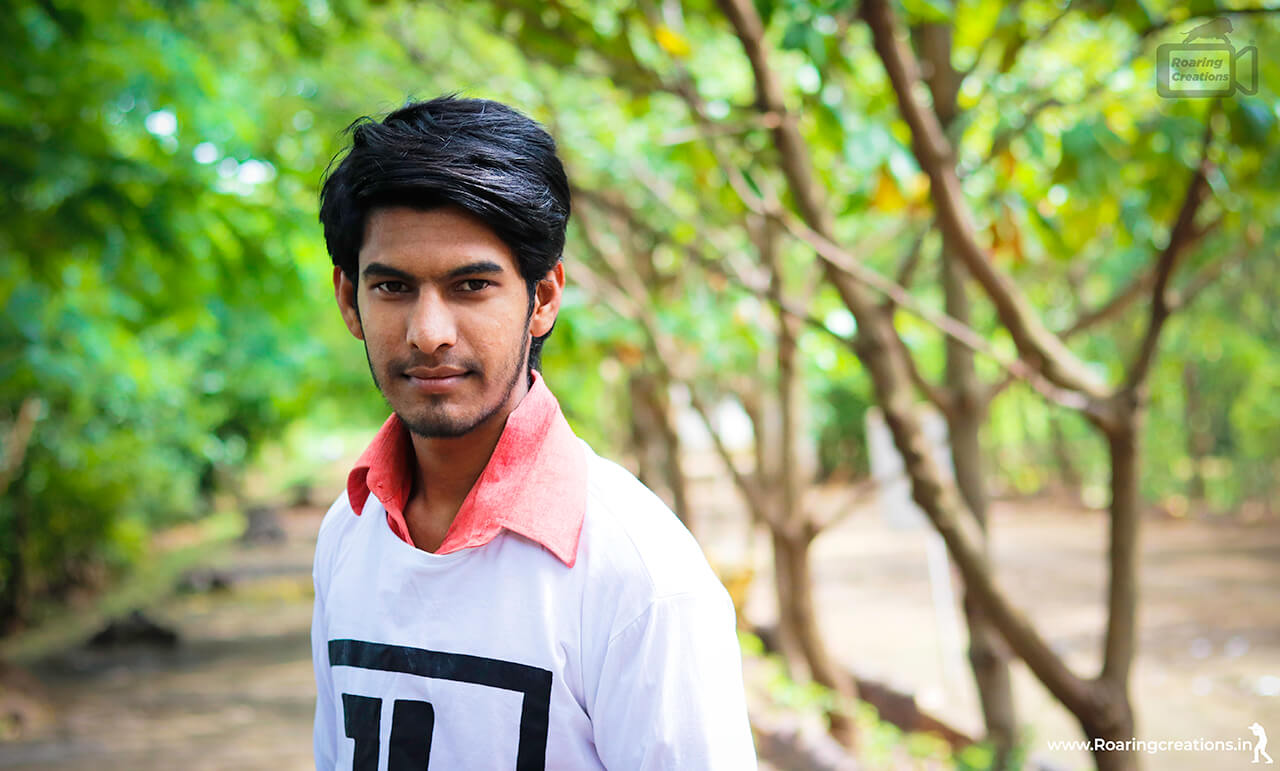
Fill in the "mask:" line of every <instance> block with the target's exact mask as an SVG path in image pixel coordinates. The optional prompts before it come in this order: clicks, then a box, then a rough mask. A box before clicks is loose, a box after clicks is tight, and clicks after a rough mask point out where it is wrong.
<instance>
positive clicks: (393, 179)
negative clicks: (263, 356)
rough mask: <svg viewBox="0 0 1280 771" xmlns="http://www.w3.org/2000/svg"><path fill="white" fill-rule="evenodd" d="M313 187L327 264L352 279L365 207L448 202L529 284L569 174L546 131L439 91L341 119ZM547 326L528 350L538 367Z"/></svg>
mask: <svg viewBox="0 0 1280 771" xmlns="http://www.w3.org/2000/svg"><path fill="white" fill-rule="evenodd" d="M347 133H348V134H350V136H351V146H350V148H349V149H348V150H347V152H346V155H345V156H343V157H342V159H341V161H338V159H337V158H335V159H334V160H335V162H336V164H335V163H331V164H330V166H329V170H328V172H327V173H326V175H325V179H324V185H323V187H322V188H321V191H320V222H321V224H322V225H323V226H324V240H325V246H326V247H327V248H328V250H329V257H330V259H332V260H333V264H334V265H336V266H337V267H338V268H340V269H341V270H342V272H343V273H345V274H346V275H347V277H348V278H349V279H351V280H352V281H353V282H354V281H355V280H356V273H357V271H358V270H359V254H360V247H361V246H362V245H363V242H364V233H365V223H366V221H367V219H368V217H369V213H370V212H371V211H373V210H374V209H378V208H381V207H389V206H409V207H412V208H417V209H423V210H429V209H435V208H439V207H442V206H457V207H459V208H461V209H464V210H465V211H467V212H469V213H470V214H472V215H474V216H475V217H476V218H478V219H479V220H480V221H481V222H483V223H484V224H485V225H487V226H488V227H489V228H490V229H491V230H492V231H493V232H494V233H495V234H496V235H497V236H498V237H499V238H500V239H502V241H503V243H505V244H506V245H507V247H508V248H510V249H511V251H512V253H513V254H514V255H515V258H516V265H517V267H518V268H519V270H520V275H521V277H522V278H523V279H524V281H525V284H526V286H527V287H528V291H529V310H530V312H532V310H533V298H534V292H535V287H536V286H537V283H538V281H540V280H541V279H543V278H545V277H546V275H547V272H548V271H550V270H551V269H552V268H554V267H555V266H556V264H557V263H559V262H560V260H561V257H562V255H563V253H564V240H565V228H566V226H567V225H568V222H569V180H568V178H567V177H566V176H565V173H564V166H563V165H562V164H561V162H560V158H559V157H558V156H557V155H556V143H555V140H554V139H552V138H551V135H550V134H548V133H547V132H546V130H544V129H543V128H542V127H541V126H540V125H538V124H537V123H536V122H535V121H533V120H532V119H530V118H528V117H526V116H525V115H523V114H521V113H519V112H517V111H516V110H514V109H512V108H510V107H508V106H507V105H505V104H502V103H500V102H494V101H491V100H488V99H464V98H461V97H458V96H454V95H449V96H441V97H437V98H435V99H431V100H429V101H425V102H410V103H409V104H407V105H405V106H404V107H401V108H400V109H398V110H396V111H395V112H393V113H391V114H390V115H388V116H386V117H385V118H383V119H382V120H381V121H378V120H375V119H373V118H371V117H368V116H365V117H362V118H359V119H357V120H356V121H355V122H354V123H352V124H351V126H349V127H348V128H347ZM550 334H551V332H550V331H548V332H547V334H546V335H542V336H541V337H536V338H534V339H533V342H532V344H531V346H530V350H529V367H530V368H531V369H537V368H538V366H539V359H540V355H541V352H542V344H543V342H544V341H545V340H546V338H547V335H550Z"/></svg>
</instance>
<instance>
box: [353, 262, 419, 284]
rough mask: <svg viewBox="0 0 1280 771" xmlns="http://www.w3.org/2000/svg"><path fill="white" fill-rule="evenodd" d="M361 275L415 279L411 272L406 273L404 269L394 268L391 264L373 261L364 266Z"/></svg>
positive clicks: (403, 279) (402, 279)
mask: <svg viewBox="0 0 1280 771" xmlns="http://www.w3.org/2000/svg"><path fill="white" fill-rule="evenodd" d="M361 275H362V276H364V277H365V278H371V277H373V276H380V277H382V278H395V279H400V280H401V281H410V280H412V279H413V276H412V275H411V274H409V273H406V272H404V271H403V270H400V269H399V268H393V267H391V266H390V265H386V264H384V263H381V262H371V263H369V264H368V265H366V266H364V270H363V271H362V272H361Z"/></svg>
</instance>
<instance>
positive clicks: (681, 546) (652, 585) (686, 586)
mask: <svg viewBox="0 0 1280 771" xmlns="http://www.w3.org/2000/svg"><path fill="white" fill-rule="evenodd" d="M584 451H585V452H586V455H587V510H586V518H585V520H584V522H583V535H582V541H581V544H580V547H579V549H580V551H579V556H580V558H584V557H585V561H586V563H587V567H588V570H589V571H590V572H591V573H592V574H593V576H592V579H591V580H592V583H593V584H595V585H597V586H609V587H612V590H613V591H615V592H619V593H620V595H619V598H620V599H621V598H622V597H626V598H627V599H631V600H632V601H634V602H635V603H637V604H638V605H643V606H645V607H647V606H648V605H650V604H652V602H653V601H656V600H660V599H663V598H667V597H674V596H679V595H685V594H710V595H719V594H720V593H722V592H723V591H724V589H723V587H722V586H721V584H720V581H719V579H718V578H716V575H715V573H714V572H713V571H712V570H711V566H710V565H709V564H708V563H707V559H706V557H705V556H704V555H703V553H702V549H701V547H699V546H698V542H697V541H696V540H694V538H693V535H692V534H691V533H690V532H689V530H688V529H687V528H686V527H685V526H684V524H683V523H682V522H681V521H680V520H679V519H678V518H677V517H676V515H675V514H674V513H673V512H672V511H671V509H669V508H668V507H667V505H666V504H665V503H663V502H662V499H660V498H659V497H658V496H657V495H655V494H654V493H653V491H652V490H650V489H649V488H647V487H645V486H644V484H642V483H641V482H640V480H638V479H636V478H635V476H634V475H632V474H631V472H629V471H627V470H626V469H625V468H623V467H622V466H620V465H618V464H617V463H614V462H613V461H610V460H607V459H605V458H602V457H600V456H599V455H596V454H595V453H594V452H593V451H591V449H590V448H589V447H586V446H585V443H584ZM637 610H643V608H637Z"/></svg>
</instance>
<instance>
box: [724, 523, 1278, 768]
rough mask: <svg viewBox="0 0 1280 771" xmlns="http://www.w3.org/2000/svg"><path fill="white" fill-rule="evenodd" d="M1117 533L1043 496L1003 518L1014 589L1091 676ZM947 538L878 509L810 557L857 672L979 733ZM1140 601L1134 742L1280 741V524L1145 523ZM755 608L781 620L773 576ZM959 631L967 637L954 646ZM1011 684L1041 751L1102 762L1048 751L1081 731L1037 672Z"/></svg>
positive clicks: (1004, 551) (1067, 759) (1198, 757)
mask: <svg viewBox="0 0 1280 771" xmlns="http://www.w3.org/2000/svg"><path fill="white" fill-rule="evenodd" d="M1106 524H1107V523H1106V518H1105V516H1104V515H1103V514H1101V513H1099V512H1094V511H1088V510H1084V509H1080V508H1073V507H1068V506H1063V505H1061V504H1054V503H1046V502H1037V501H1020V502H1018V503H1016V504H1010V503H1003V504H997V505H996V506H995V508H994V512H993V525H992V527H993V530H992V532H993V533H994V536H993V559H994V561H995V563H996V564H997V565H998V571H999V577H1000V579H1001V583H1002V585H1003V586H1005V587H1006V588H1007V590H1008V591H1009V592H1010V594H1011V596H1012V597H1013V599H1014V600H1015V601H1016V603H1017V604H1018V605H1019V607H1021V608H1023V609H1025V610H1027V611H1028V612H1029V615H1030V616H1031V618H1032V620H1033V621H1034V622H1035V623H1036V625H1037V626H1038V627H1039V628H1040V629H1041V630H1042V633H1043V634H1044V635H1045V636H1046V637H1047V638H1048V639H1049V641H1050V643H1051V644H1052V645H1053V646H1054V647H1055V648H1056V649H1057V650H1059V651H1061V652H1063V653H1064V654H1065V655H1066V656H1067V658H1068V661H1069V662H1070V663H1071V664H1072V665H1073V666H1074V667H1075V668H1076V671H1078V672H1081V673H1086V674H1087V673H1094V672H1096V671H1097V669H1098V665H1099V662H1100V649H1101V642H1100V641H1101V634H1102V630H1103V627H1104V623H1105V609H1104V602H1105V599H1104V598H1105V585H1106V584H1105V570H1106V551H1105V548H1106ZM935 537H936V536H934V535H933V534H932V533H931V532H929V531H895V530H891V529H889V528H888V527H886V525H885V524H884V523H883V521H882V520H881V518H880V516H879V514H878V513H877V512H876V511H875V509H874V508H867V509H865V510H862V511H859V512H858V513H856V514H855V515H853V516H852V517H850V518H849V519H848V520H846V521H845V522H843V523H841V524H840V525H839V526H838V527H837V528H835V529H834V530H832V531H830V532H828V533H826V534H824V535H823V536H821V538H820V539H819V540H818V541H817V542H816V543H815V545H814V548H815V578H816V580H817V583H818V591H817V599H818V603H819V607H820V608H821V609H822V625H823V630H824V633H825V634H826V636H827V639H828V640H829V642H830V645H831V647H832V649H833V650H834V651H836V652H837V654H838V655H839V656H840V657H841V659H842V660H843V661H844V662H845V663H846V664H847V665H848V666H849V667H851V668H853V669H854V670H855V671H857V672H859V673H860V674H865V675H867V676H870V677H873V678H876V679H880V680H883V681H887V682H888V683H890V684H892V685H894V686H896V687H897V688H899V689H900V690H904V691H907V692H911V693H914V694H915V695H916V698H917V701H918V703H920V704H921V705H922V706H924V707H925V708H927V709H929V710H930V711H932V712H933V713H934V714H936V715H938V716H940V717H942V718H943V719H944V720H946V721H947V722H949V723H951V724H952V725H954V726H956V727H958V728H960V729H962V730H964V731H966V732H968V733H970V734H971V735H981V727H982V726H981V713H980V711H979V707H978V701H977V694H976V691H975V689H974V687H973V685H972V679H971V676H970V674H969V670H968V665H967V661H966V660H965V658H964V655H965V652H964V640H965V635H964V631H963V627H962V624H963V617H962V616H961V615H960V611H959V609H958V606H957V607H955V609H954V611H953V614H948V613H947V612H945V608H944V612H942V613H939V612H938V611H937V606H936V605H935V603H934V595H933V591H934V588H935V587H934V585H933V584H932V583H931V581H930V577H929V565H928V558H927V554H928V550H929V549H930V543H929V542H930V540H932V539H934V538H935ZM761 557H762V560H767V555H763V554H762V555H761ZM955 591H957V592H958V591H959V587H958V585H956V586H955ZM1140 603H1141V605H1140V610H1139V627H1140V632H1139V635H1140V637H1139V646H1140V652H1139V656H1138V659H1137V661H1136V664H1135V668H1134V675H1133V683H1132V695H1133V698H1134V701H1135V703H1136V704H1137V710H1138V737H1137V738H1141V739H1148V740H1160V739H1167V740H1192V739H1196V738H1204V739H1222V740H1233V739H1237V740H1238V739H1246V738H1247V739H1252V738H1253V737H1252V734H1250V732H1249V731H1248V726H1249V725H1250V724H1252V723H1254V722H1255V721H1256V722H1258V723H1259V724H1261V725H1262V726H1263V727H1264V728H1270V731H1271V734H1272V736H1280V523H1278V522H1274V521H1273V522H1270V523H1259V524H1254V525H1240V524H1233V523H1225V522H1222V523H1208V522H1196V521H1172V520H1154V519H1153V520H1149V521H1147V522H1145V523H1144V530H1143V549H1142V562H1141V595H1140ZM747 612H748V615H749V616H750V617H752V618H753V620H756V621H768V620H770V619H772V618H773V617H774V616H775V601H774V598H773V596H772V590H771V588H770V587H768V586H767V585H765V584H764V583H763V582H761V583H759V584H758V585H757V586H756V587H755V591H754V592H753V594H752V596H751V598H750V602H749V603H748V611H747ZM953 623H955V624H957V626H955V627H954V628H955V629H957V630H958V634H957V635H956V636H955V637H954V642H953V643H952V644H950V645H948V644H947V640H948V636H949V632H950V630H951V629H952V628H953V627H952V624H953ZM1014 676H1015V700H1016V702H1017V705H1018V708H1019V712H1018V714H1019V718H1020V720H1021V721H1022V722H1023V723H1025V724H1027V731H1028V736H1029V739H1030V743H1029V747H1030V750H1031V751H1032V753H1033V755H1034V757H1037V758H1039V759H1043V760H1048V761H1050V762H1051V763H1053V764H1054V765H1056V766H1059V767H1062V768H1071V769H1076V768H1092V767H1093V765H1092V762H1091V761H1090V760H1089V757H1088V755H1086V754H1085V753H1083V752H1079V751H1074V752H1073V751H1065V750H1058V751H1052V750H1050V748H1049V746H1048V742H1050V741H1055V740H1073V739H1081V738H1083V735H1082V734H1081V733H1080V730H1079V728H1078V727H1077V726H1076V723H1075V721H1074V719H1073V718H1072V717H1071V716H1070V715H1069V713H1067V712H1066V711H1065V710H1064V709H1063V708H1062V707H1061V706H1059V705H1058V704H1057V703H1056V702H1055V701H1054V700H1053V699H1052V698H1051V697H1050V696H1049V694H1048V693H1047V691H1045V690H1044V689H1043V687H1042V686H1040V684H1039V683H1038V682H1037V681H1036V680H1035V679H1034V677H1032V676H1031V674H1030V673H1029V672H1028V671H1027V669H1026V668H1025V666H1022V665H1020V664H1019V665H1016V666H1015V671H1014ZM1273 746H1274V743H1273ZM1251 759H1252V755H1251V754H1248V753H1245V752H1238V753H1228V752H1216V753H1214V752H1163V753H1157V754H1151V755H1148V756H1147V758H1146V760H1145V761H1144V764H1145V768H1147V769H1149V770H1150V769H1161V770H1163V769H1169V770H1170V771H1201V769H1209V768H1212V769H1232V768H1245V767H1247V766H1249V765H1250V761H1251Z"/></svg>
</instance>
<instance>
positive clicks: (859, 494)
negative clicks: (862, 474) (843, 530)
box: [812, 477, 885, 534]
mask: <svg viewBox="0 0 1280 771" xmlns="http://www.w3.org/2000/svg"><path fill="white" fill-rule="evenodd" d="M884 481H885V480H883V479H876V478H873V477H872V478H867V479H863V480H861V481H858V482H854V483H853V484H851V485H849V487H848V489H847V491H846V492H847V493H848V495H847V496H846V497H845V500H843V501H842V502H840V503H838V504H836V505H835V506H831V507H829V508H828V511H834V512H835V513H834V514H828V515H827V516H825V517H819V516H818V515H817V514H816V512H815V514H814V517H813V523H812V527H813V528H814V532H815V534H816V533H821V532H822V531H824V530H827V529H828V528H831V527H834V526H836V525H838V524H839V523H841V522H843V521H844V520H845V518H847V517H848V516H849V515H850V514H852V513H853V512H854V511H856V510H857V508H858V506H859V504H861V503H862V502H863V500H864V499H865V498H867V497H869V496H870V495H871V494H872V493H874V492H875V491H876V490H877V489H878V488H879V487H880V485H881V484H883V483H884Z"/></svg>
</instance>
